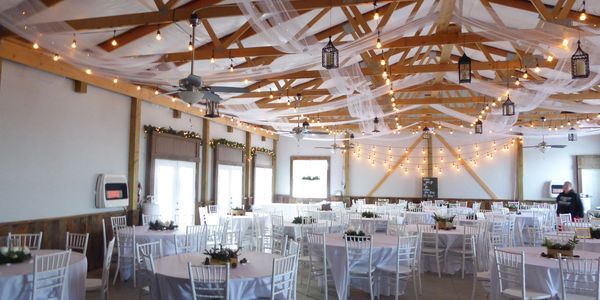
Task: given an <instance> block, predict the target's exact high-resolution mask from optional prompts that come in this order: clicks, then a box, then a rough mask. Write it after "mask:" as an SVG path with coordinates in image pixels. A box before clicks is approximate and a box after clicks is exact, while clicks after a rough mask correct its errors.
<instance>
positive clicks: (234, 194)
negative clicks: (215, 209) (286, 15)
mask: <svg viewBox="0 0 600 300" xmlns="http://www.w3.org/2000/svg"><path fill="white" fill-rule="evenodd" d="M217 174H218V178H217V204H218V205H219V213H222V214H226V213H228V212H229V210H230V209H231V208H234V207H242V187H243V186H244V185H243V183H242V181H243V178H244V175H243V168H242V166H234V165H224V164H219V165H218V166H217Z"/></svg>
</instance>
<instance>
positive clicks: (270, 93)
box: [269, 89, 273, 99]
mask: <svg viewBox="0 0 600 300" xmlns="http://www.w3.org/2000/svg"><path fill="white" fill-rule="evenodd" d="M269 99H273V91H271V89H269Z"/></svg>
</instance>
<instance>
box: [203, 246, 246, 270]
mask: <svg viewBox="0 0 600 300" xmlns="http://www.w3.org/2000/svg"><path fill="white" fill-rule="evenodd" d="M240 250H241V248H238V249H237V250H233V249H230V248H223V245H219V248H217V247H214V248H212V249H206V250H204V255H206V256H208V257H209V258H210V259H209V258H207V260H208V263H209V264H211V265H225V264H227V263H230V264H231V267H232V268H236V267H237V263H238V256H239V255H240Z"/></svg>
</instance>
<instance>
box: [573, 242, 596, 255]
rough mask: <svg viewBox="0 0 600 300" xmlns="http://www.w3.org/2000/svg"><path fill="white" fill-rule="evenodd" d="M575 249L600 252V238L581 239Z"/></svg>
mask: <svg viewBox="0 0 600 300" xmlns="http://www.w3.org/2000/svg"><path fill="white" fill-rule="evenodd" d="M575 249H576V250H582V251H589V252H594V253H599V254H600V239H579V244H577V247H576V248H575Z"/></svg>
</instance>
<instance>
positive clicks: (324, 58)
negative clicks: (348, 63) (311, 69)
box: [321, 36, 340, 69]
mask: <svg viewBox="0 0 600 300" xmlns="http://www.w3.org/2000/svg"><path fill="white" fill-rule="evenodd" d="M339 58H340V55H339V52H338V49H337V48H335V46H334V45H333V42H332V41H331V36H330V37H329V42H327V45H325V47H324V48H323V50H322V51H321V65H322V66H323V68H325V69H337V68H338V67H339Z"/></svg>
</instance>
